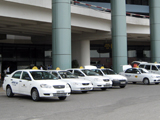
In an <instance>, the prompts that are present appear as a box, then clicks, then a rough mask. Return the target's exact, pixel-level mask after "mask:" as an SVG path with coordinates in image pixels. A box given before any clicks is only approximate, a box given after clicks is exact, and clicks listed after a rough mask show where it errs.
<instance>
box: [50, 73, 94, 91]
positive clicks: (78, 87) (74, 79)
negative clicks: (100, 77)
mask: <svg viewBox="0 0 160 120" xmlns="http://www.w3.org/2000/svg"><path fill="white" fill-rule="evenodd" d="M48 71H49V72H50V73H52V74H53V75H55V76H56V77H57V78H58V79H60V80H62V81H64V82H67V83H68V85H69V86H70V88H71V91H80V92H82V93H87V92H88V91H90V90H92V89H93V85H92V83H91V81H88V80H84V79H79V78H78V76H76V75H74V74H72V73H71V72H69V71H67V70H48Z"/></svg>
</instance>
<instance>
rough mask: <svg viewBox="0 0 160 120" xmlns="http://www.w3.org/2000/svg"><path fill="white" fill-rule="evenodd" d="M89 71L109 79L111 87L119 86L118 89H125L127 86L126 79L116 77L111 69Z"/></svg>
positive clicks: (119, 76)
mask: <svg viewBox="0 0 160 120" xmlns="http://www.w3.org/2000/svg"><path fill="white" fill-rule="evenodd" d="M91 70H93V71H94V72H96V73H98V74H100V75H102V76H106V77H109V79H110V80H111V81H112V86H119V87H120V88H125V86H126V85H127V82H128V80H127V78H126V77H124V76H122V75H118V74H117V73H115V72H114V71H113V70H112V69H109V68H103V67H102V68H97V69H91Z"/></svg>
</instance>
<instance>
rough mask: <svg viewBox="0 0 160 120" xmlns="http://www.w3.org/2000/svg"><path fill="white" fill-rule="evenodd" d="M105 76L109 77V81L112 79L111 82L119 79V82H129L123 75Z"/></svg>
mask: <svg viewBox="0 0 160 120" xmlns="http://www.w3.org/2000/svg"><path fill="white" fill-rule="evenodd" d="M105 76H107V77H109V79H111V80H113V79H118V80H120V79H125V80H127V78H126V77H124V76H122V75H116V74H115V75H105Z"/></svg>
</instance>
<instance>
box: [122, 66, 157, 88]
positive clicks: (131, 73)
mask: <svg viewBox="0 0 160 120" xmlns="http://www.w3.org/2000/svg"><path fill="white" fill-rule="evenodd" d="M119 74H120V75H123V76H125V77H127V79H128V82H133V83H137V82H142V83H144V84H146V85H149V84H159V83H160V75H158V74H153V73H149V72H148V71H147V70H146V69H144V68H132V67H131V66H130V68H128V69H126V70H124V71H123V72H120V73H119Z"/></svg>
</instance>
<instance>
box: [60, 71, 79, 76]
mask: <svg viewBox="0 0 160 120" xmlns="http://www.w3.org/2000/svg"><path fill="white" fill-rule="evenodd" d="M58 73H59V74H60V76H61V77H62V78H78V76H77V75H74V74H72V73H71V72H69V71H59V72H58Z"/></svg>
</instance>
